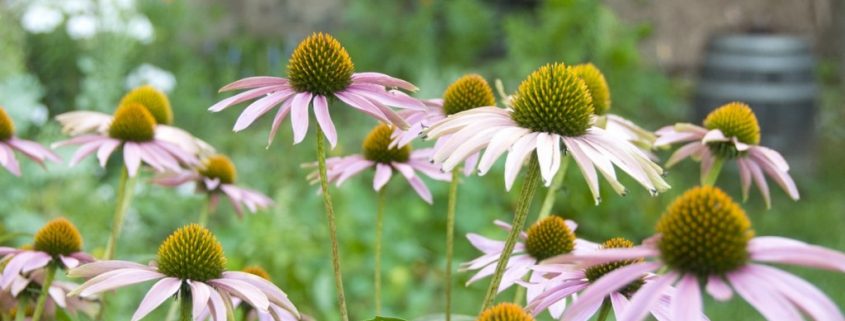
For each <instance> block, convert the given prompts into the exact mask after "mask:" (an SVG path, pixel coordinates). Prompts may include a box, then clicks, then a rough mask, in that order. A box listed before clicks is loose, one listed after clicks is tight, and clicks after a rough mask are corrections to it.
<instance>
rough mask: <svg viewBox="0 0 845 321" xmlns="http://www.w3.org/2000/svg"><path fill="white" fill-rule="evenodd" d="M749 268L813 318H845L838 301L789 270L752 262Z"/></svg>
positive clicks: (838, 319)
mask: <svg viewBox="0 0 845 321" xmlns="http://www.w3.org/2000/svg"><path fill="white" fill-rule="evenodd" d="M747 270H748V271H749V272H750V273H754V274H755V275H757V276H758V277H760V278H761V279H763V280H764V281H767V282H768V283H769V284H771V285H772V287H773V288H775V289H777V290H778V292H780V293H781V294H782V295H783V296H785V297H786V298H788V299H789V300H790V301H792V302H793V303H794V304H795V305H797V306H798V307H799V308H801V310H803V311H804V312H806V313H807V314H809V315H810V316H812V317H813V319H815V320H831V321H842V320H845V317H843V316H842V312H841V311H840V310H839V308H838V307H837V306H836V303H833V301H831V300H830V298H828V297H827V296H826V295H825V294H824V293H823V292H822V291H821V290H819V289H818V288H816V287H815V286H813V285H812V284H810V283H809V282H807V281H804V280H802V279H801V278H799V277H796V276H794V275H792V274H789V273H787V272H784V271H781V270H779V269H776V268H773V267H768V266H764V265H757V264H750V265H748V267H747Z"/></svg>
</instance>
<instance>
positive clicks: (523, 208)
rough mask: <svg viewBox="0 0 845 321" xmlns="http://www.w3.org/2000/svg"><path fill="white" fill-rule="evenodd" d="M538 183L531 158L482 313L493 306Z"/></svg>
mask: <svg viewBox="0 0 845 321" xmlns="http://www.w3.org/2000/svg"><path fill="white" fill-rule="evenodd" d="M539 181H540V164H539V163H538V162H537V156H532V157H531V160H530V161H529V165H528V173H527V174H525V181H524V182H522V190H521V191H520V196H519V200H518V201H517V203H516V211H515V212H514V217H513V224H512V226H511V231H510V232H509V233H508V238H507V239H506V240H505V248H504V249H503V250H502V254H501V255H499V261H498V263H496V271H495V272H494V273H493V278H492V279H491V280H490V287H488V288H487V295H486V296H485V297H484V304H483V305H482V306H481V310H482V311H484V310H486V309H487V308H489V307H490V306H491V305H492V304H493V300H494V299H495V298H496V293H498V292H499V284H501V283H502V274H504V272H505V267H506V266H507V264H508V261H509V260H510V258H511V252H513V247H514V246H515V245H516V239H517V237H518V236H519V233H520V231H522V228H523V226H524V225H525V219H526V218H527V217H528V211H529V210H530V209H531V200H532V199H533V198H534V192H536V191H537V183H538V182H539Z"/></svg>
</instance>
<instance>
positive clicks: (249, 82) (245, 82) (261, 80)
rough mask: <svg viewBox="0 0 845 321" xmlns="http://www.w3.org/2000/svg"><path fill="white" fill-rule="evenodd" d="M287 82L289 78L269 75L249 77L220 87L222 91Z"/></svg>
mask: <svg viewBox="0 0 845 321" xmlns="http://www.w3.org/2000/svg"><path fill="white" fill-rule="evenodd" d="M287 84H288V80H287V79H285V78H279V77H269V76H257V77H247V78H244V79H240V80H237V81H234V82H232V83H230V84H228V85H226V86H223V88H220V92H224V91H229V90H237V89H246V88H256V87H265V86H282V85H287Z"/></svg>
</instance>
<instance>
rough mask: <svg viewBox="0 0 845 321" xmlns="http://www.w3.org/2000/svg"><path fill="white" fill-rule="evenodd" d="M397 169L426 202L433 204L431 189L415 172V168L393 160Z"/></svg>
mask: <svg viewBox="0 0 845 321" xmlns="http://www.w3.org/2000/svg"><path fill="white" fill-rule="evenodd" d="M391 165H393V167H394V168H396V170H398V171H399V172H400V173H401V174H402V176H403V177H405V180H406V181H408V184H410V185H411V187H412V188H413V189H414V191H415V192H417V195H419V196H420V197H421V198H422V199H423V200H424V201H425V202H426V203H429V204H432V202H433V199H432V196H431V191H430V190H429V189H428V186H425V183H423V181H422V180H421V179H420V178H419V177H417V174H416V173H415V172H414V168H413V167H411V165H408V164H403V163H398V162H393V163H391Z"/></svg>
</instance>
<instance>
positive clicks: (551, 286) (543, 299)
mask: <svg viewBox="0 0 845 321" xmlns="http://www.w3.org/2000/svg"><path fill="white" fill-rule="evenodd" d="M633 246H634V243H633V242H631V241H629V240H626V239H623V238H612V239H610V240H607V241H606V242H604V243H602V244H601V247H600V248H601V249H610V248H630V247H633ZM596 249H599V248H596ZM642 261H643V259H642V258H636V259H630V260H625V261H616V262H608V263H605V264H602V265H596V266H591V267H583V266H578V265H574V264H539V265H537V266H535V267H533V268H532V270H533V273H534V275H541V276H542V277H540V278H537V279H538V280H536V281H535V282H533V283H529V284H527V285H526V286H527V287H528V289H529V291H531V290H532V288H538V290H535V291H539V292H540V293H539V294H536V295H534V299H533V300H529V303H528V307H527V310H528V311H530V312H531V313H532V314H533V315H538V314H540V313H541V312H543V311H544V310H546V309H548V310H549V313H550V314H551V315H552V317H554V318H555V319H560V317H561V315H562V314H563V311H564V310H565V308H566V304H567V300H568V299H569V298H572V299H573V300H577V296H578V295H579V293H581V292H582V291H583V290H585V289H586V288H587V287H589V286H590V285H591V284H593V282H596V281H598V280H599V279H600V278H601V277H602V276H604V275H605V274H607V273H610V272H611V271H614V270H616V269H618V268H621V267H624V266H627V265H631V264H635V263H639V262H642ZM653 278H654V275H653V274H643V275H642V276H641V277H640V278H639V279H635V280H634V281H632V282H631V283H629V284H628V285H627V286H625V287H623V288H621V289H619V290H616V291H614V292H611V293H610V294H609V295H608V296H607V297H606V298H604V299H603V300H599V301H597V302H595V303H594V304H593V305H592V306H590V307H587V308H585V309H584V310H583V312H582V313H581V314H580V315H578V316H575V317H573V318H572V320H588V319H590V318H591V317H592V316H593V315H595V314H596V313H599V314H600V315H607V314H608V313H609V312H610V309H611V308H612V309H613V311H614V314H618V313H620V312H621V311H622V310H624V309H625V307H626V306H627V305H628V304H629V301H628V299H629V298H630V297H631V296H632V295H633V294H634V293H636V292H637V290H639V289H640V288H641V287H642V286H643V284H646V283H648V282H651V280H652V279H653ZM663 291H664V293H663V294H662V295H661V296H660V299H659V300H660V301H659V303H658V304H656V305H655V306H654V307H652V308H651V309H650V310H649V312H650V313H651V315H653V316H654V317H655V318H656V319H657V320H659V321H666V320H672V319H671V318H669V312H668V311H669V302H670V300H671V294H672V293H673V291H674V289H673V288H672V287H668V288H666V289H664V290H663ZM599 320H603V319H602V318H601V317H600V318H599Z"/></svg>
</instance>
